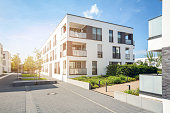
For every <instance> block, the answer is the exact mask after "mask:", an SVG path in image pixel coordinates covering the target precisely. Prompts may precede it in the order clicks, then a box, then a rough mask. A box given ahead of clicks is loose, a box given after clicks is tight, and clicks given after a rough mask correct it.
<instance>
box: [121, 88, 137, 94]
mask: <svg viewBox="0 0 170 113" xmlns="http://www.w3.org/2000/svg"><path fill="white" fill-rule="evenodd" d="M124 93H128V94H132V95H136V96H139V88H138V89H137V90H126V91H124Z"/></svg>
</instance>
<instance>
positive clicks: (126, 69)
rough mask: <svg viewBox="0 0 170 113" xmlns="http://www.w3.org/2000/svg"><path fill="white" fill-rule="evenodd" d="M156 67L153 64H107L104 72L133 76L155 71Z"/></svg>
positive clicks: (113, 74)
mask: <svg viewBox="0 0 170 113" xmlns="http://www.w3.org/2000/svg"><path fill="white" fill-rule="evenodd" d="M157 70H158V69H157V68H156V67H153V66H146V65H135V64H129V65H127V64H125V65H116V66H115V65H108V66H107V70H106V74H108V75H112V76H118V75H125V76H129V77H135V76H136V75H139V74H150V73H157Z"/></svg>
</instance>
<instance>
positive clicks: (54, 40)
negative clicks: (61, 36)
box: [53, 35, 57, 47]
mask: <svg viewBox="0 0 170 113" xmlns="http://www.w3.org/2000/svg"><path fill="white" fill-rule="evenodd" d="M56 44H57V40H56V35H55V36H54V38H53V47H54V46H56Z"/></svg>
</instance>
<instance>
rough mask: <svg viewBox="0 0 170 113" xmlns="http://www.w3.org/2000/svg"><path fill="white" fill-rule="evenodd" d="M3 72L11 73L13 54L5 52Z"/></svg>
mask: <svg viewBox="0 0 170 113" xmlns="http://www.w3.org/2000/svg"><path fill="white" fill-rule="evenodd" d="M3 55H5V58H3V71H6V72H8V73H9V72H11V54H10V53H9V52H8V51H3Z"/></svg>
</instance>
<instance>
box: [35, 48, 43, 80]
mask: <svg viewBox="0 0 170 113" xmlns="http://www.w3.org/2000/svg"><path fill="white" fill-rule="evenodd" d="M34 53H35V54H36V60H35V66H36V70H37V71H38V74H39V78H40V73H41V66H42V64H43V59H42V58H41V52H40V51H39V50H38V49H35V51H34Z"/></svg>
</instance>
